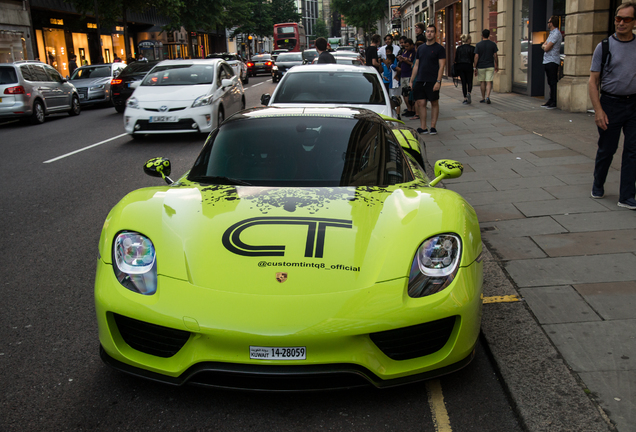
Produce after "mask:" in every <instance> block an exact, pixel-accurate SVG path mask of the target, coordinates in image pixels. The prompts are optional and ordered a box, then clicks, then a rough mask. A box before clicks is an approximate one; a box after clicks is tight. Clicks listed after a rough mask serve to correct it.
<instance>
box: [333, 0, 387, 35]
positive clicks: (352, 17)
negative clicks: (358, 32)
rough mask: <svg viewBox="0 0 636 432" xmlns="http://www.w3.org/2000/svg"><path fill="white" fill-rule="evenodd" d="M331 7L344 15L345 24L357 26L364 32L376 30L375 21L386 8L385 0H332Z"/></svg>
mask: <svg viewBox="0 0 636 432" xmlns="http://www.w3.org/2000/svg"><path fill="white" fill-rule="evenodd" d="M331 8H332V9H335V10H337V11H338V12H339V13H340V14H341V15H343V16H344V17H345V22H346V23H347V25H350V26H355V27H359V28H361V29H363V30H364V33H365V34H367V33H371V32H373V31H375V30H376V26H375V25H376V23H377V22H378V21H379V20H381V19H382V18H383V17H384V16H385V15H386V12H387V10H388V3H387V0H365V1H360V0H332V2H331Z"/></svg>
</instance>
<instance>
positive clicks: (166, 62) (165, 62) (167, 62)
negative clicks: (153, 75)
mask: <svg viewBox="0 0 636 432" xmlns="http://www.w3.org/2000/svg"><path fill="white" fill-rule="evenodd" d="M222 61H224V60H223V59H219V58H214V59H184V60H163V61H162V62H160V63H157V64H156V65H155V66H172V65H180V64H215V63H219V62H222Z"/></svg>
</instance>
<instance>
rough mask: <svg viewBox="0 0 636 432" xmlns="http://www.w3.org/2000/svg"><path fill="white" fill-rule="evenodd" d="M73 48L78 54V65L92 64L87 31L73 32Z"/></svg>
mask: <svg viewBox="0 0 636 432" xmlns="http://www.w3.org/2000/svg"><path fill="white" fill-rule="evenodd" d="M73 48H74V49H75V55H76V56H77V60H76V62H77V66H84V65H88V64H91V56H90V54H89V51H90V50H89V49H88V36H87V35H86V33H73Z"/></svg>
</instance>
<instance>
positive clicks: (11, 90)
mask: <svg viewBox="0 0 636 432" xmlns="http://www.w3.org/2000/svg"><path fill="white" fill-rule="evenodd" d="M25 93H26V92H25V91H24V87H22V86H15V87H7V88H6V89H4V94H25Z"/></svg>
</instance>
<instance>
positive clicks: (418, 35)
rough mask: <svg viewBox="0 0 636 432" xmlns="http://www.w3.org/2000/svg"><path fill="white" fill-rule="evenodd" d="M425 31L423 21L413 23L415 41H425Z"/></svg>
mask: <svg viewBox="0 0 636 432" xmlns="http://www.w3.org/2000/svg"><path fill="white" fill-rule="evenodd" d="M425 31H426V26H425V25H424V23H421V22H418V23H416V24H415V42H418V41H422V42H424V43H426V36H424V32H425Z"/></svg>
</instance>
